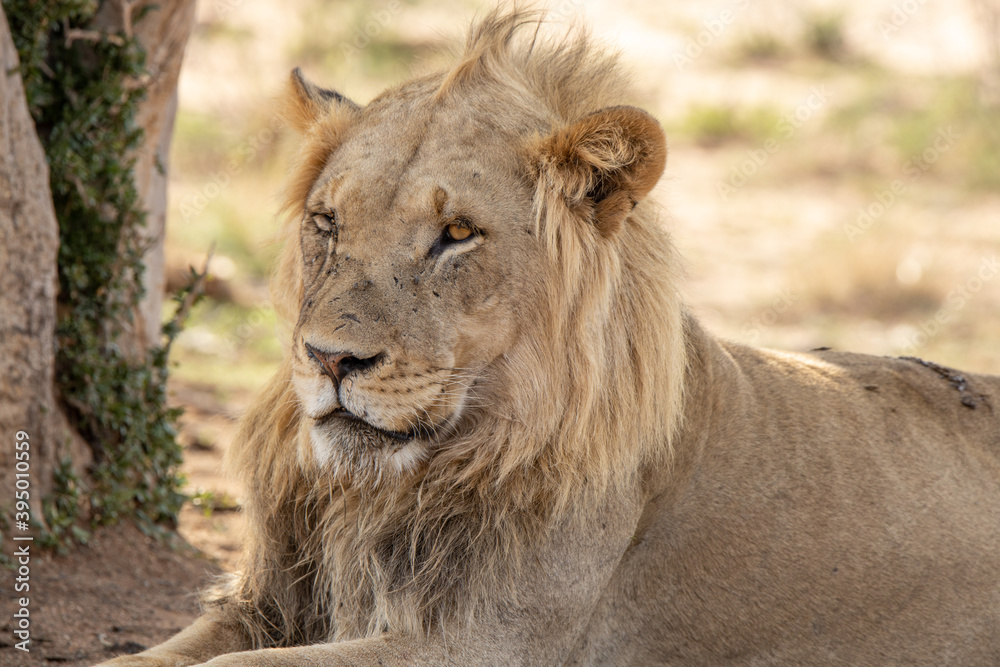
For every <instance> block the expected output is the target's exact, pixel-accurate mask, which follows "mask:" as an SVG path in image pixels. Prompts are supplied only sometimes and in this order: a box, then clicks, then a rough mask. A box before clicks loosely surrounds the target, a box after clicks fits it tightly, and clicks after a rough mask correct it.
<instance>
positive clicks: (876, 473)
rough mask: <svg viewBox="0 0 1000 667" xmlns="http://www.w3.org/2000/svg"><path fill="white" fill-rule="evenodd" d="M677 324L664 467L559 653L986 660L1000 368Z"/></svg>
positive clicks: (997, 509) (996, 559)
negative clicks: (797, 344) (687, 365)
mask: <svg viewBox="0 0 1000 667" xmlns="http://www.w3.org/2000/svg"><path fill="white" fill-rule="evenodd" d="M694 338H695V341H694V345H693V346H692V347H691V349H692V350H693V351H696V352H695V354H694V355H693V356H694V357H695V358H694V359H692V364H691V371H690V374H689V378H690V379H689V382H688V384H687V387H688V389H689V400H688V405H687V406H686V409H685V428H684V429H683V431H682V433H681V435H680V437H679V438H678V440H677V445H676V458H675V462H674V466H673V467H672V468H671V469H670V470H669V471H666V472H664V473H663V474H662V477H661V479H660V481H659V483H658V485H657V486H658V487H659V490H660V494H661V495H659V497H656V498H654V499H653V500H651V501H649V503H648V505H647V508H646V510H645V513H644V516H643V519H642V520H641V521H640V528H639V530H638V533H637V535H636V540H635V542H634V544H633V545H632V546H631V547H630V548H629V550H628V551H626V553H625V555H624V557H623V558H622V561H621V563H620V564H619V566H618V568H617V570H616V572H615V576H614V577H613V578H612V579H611V581H610V582H609V584H608V587H607V589H606V593H605V597H604V598H603V599H602V601H601V603H600V604H599V605H598V606H597V607H596V609H595V611H594V613H593V616H591V619H590V624H589V626H588V629H587V631H586V632H584V633H583V635H582V640H581V642H580V645H579V646H578V647H577V649H576V651H575V652H574V655H573V660H571V661H569V663H568V664H635V665H654V664H678V665H683V664H706V665H714V664H723V663H724V664H733V665H741V664H754V665H760V664H782V665H811V664H844V665H883V664H905V665H944V664H968V665H987V664H998V663H1000V528H998V527H1000V411H998V407H1000V377H996V376H981V375H979V376H976V375H969V374H965V375H963V376H960V378H961V379H958V378H956V376H958V374H957V373H954V374H953V375H952V378H953V379H954V381H952V380H949V379H948V378H946V377H944V376H943V375H942V374H941V373H939V372H938V371H936V370H934V369H932V368H929V367H926V366H924V365H921V364H919V363H918V362H916V361H912V360H900V359H887V358H878V357H870V356H865V355H858V354H849V353H840V352H817V353H812V354H801V355H793V354H787V353H779V352H771V351H766V350H755V349H751V348H746V347H742V346H737V345H729V344H720V343H719V342H717V341H714V340H712V339H711V338H710V337H709V336H707V335H706V334H703V333H701V332H697V333H696V334H695V335H694ZM959 387H961V388H959ZM963 400H965V403H963Z"/></svg>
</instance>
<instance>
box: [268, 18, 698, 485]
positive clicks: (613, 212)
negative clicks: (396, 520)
mask: <svg viewBox="0 0 1000 667" xmlns="http://www.w3.org/2000/svg"><path fill="white" fill-rule="evenodd" d="M534 21H535V18H534V17H531V16H528V15H524V14H514V15H506V16H499V15H497V16H494V17H492V18H491V19H488V20H487V21H485V22H483V23H481V24H480V25H479V26H477V28H475V29H474V30H473V32H472V34H471V35H470V37H469V41H468V44H467V48H466V53H465V55H464V56H463V57H462V59H461V61H460V63H459V64H458V65H457V66H456V67H455V68H454V69H452V70H451V71H449V72H446V73H443V74H437V75H431V76H426V77H421V78H417V79H415V80H413V81H410V82H407V83H404V84H402V85H400V86H398V87H396V88H393V89H390V90H388V91H386V92H384V93H383V94H381V95H380V96H378V97H377V98H376V99H374V100H372V101H371V102H370V103H368V104H367V105H365V106H360V105H358V104H355V103H354V102H352V101H350V100H348V99H347V98H345V97H344V96H342V95H341V94H339V93H336V92H332V91H328V90H324V89H321V88H319V87H317V86H315V85H313V84H311V83H309V82H307V81H306V80H305V79H304V78H303V77H302V76H301V74H300V73H299V72H298V71H296V72H294V73H293V76H292V80H291V84H290V86H289V91H288V95H287V99H286V100H285V105H284V116H285V118H286V119H287V120H288V122H289V124H290V125H292V126H293V127H294V128H295V129H296V130H298V131H299V132H300V133H302V134H303V135H304V142H303V148H302V153H301V159H300V162H299V164H298V166H297V168H296V170H295V172H294V173H293V175H292V179H291V185H290V187H289V189H288V192H287V207H286V208H287V210H288V212H289V215H290V218H291V219H292V224H291V225H289V229H288V232H289V233H288V235H287V236H288V239H287V240H288V245H287V248H286V255H285V257H284V260H283V263H282V267H283V268H282V275H280V276H279V281H281V282H282V283H283V284H284V286H285V289H284V291H283V292H281V293H283V294H285V295H286V297H287V302H286V303H285V304H283V305H284V307H285V308H284V310H285V311H286V314H287V315H288V317H289V318H290V319H291V320H293V321H295V326H294V336H293V341H292V345H291V378H292V380H291V381H292V386H293V387H294V390H295V395H296V397H297V399H298V402H299V404H300V406H301V411H302V414H303V415H304V417H305V421H304V424H303V426H302V430H303V436H302V437H303V442H304V443H305V442H308V446H307V449H309V450H311V451H310V452H309V453H308V454H306V456H307V457H308V456H309V455H311V456H312V458H313V459H314V460H315V462H316V463H317V464H319V465H321V466H322V465H329V466H332V468H334V469H336V470H338V471H340V472H342V473H345V474H349V475H352V476H357V475H359V474H366V475H367V474H371V473H374V474H375V475H376V476H377V477H381V476H384V475H385V474H386V473H393V474H399V473H408V472H412V471H414V470H417V469H419V468H420V467H421V465H423V464H424V463H426V462H428V461H429V460H430V459H432V458H433V457H434V455H435V453H436V452H438V451H440V450H445V449H448V447H449V445H448V443H449V442H451V443H458V446H459V447H460V448H461V447H462V446H463V442H464V441H467V440H468V439H470V438H471V439H472V440H473V441H476V444H477V446H479V445H481V442H479V441H480V440H481V439H482V437H483V435H484V434H487V435H488V436H489V439H490V440H492V441H493V442H497V440H498V439H499V440H503V439H506V440H508V443H507V444H506V445H500V444H496V445H494V447H498V446H499V447H506V448H508V450H507V452H506V453H507V454H511V453H513V454H514V455H515V458H518V459H519V460H518V463H519V464H520V463H524V462H525V461H527V460H530V459H532V458H534V457H535V456H537V454H538V452H539V450H540V449H541V447H542V446H543V445H544V444H546V443H547V442H549V441H552V440H554V439H558V436H559V432H560V431H562V432H565V433H571V432H573V431H574V429H578V428H579V427H581V426H583V427H584V428H583V429H581V431H589V429H590V427H591V424H590V422H591V421H592V420H593V419H594V418H595V417H596V418H598V419H601V420H602V421H603V422H608V421H609V420H610V422H614V421H615V420H614V418H613V415H608V414H603V415H598V414H595V411H597V412H599V411H600V409H601V408H600V407H599V406H601V405H607V403H609V402H615V401H628V402H629V403H630V410H631V409H632V408H636V407H640V408H641V407H643V406H641V405H640V403H641V402H642V401H644V400H648V399H649V397H648V396H644V395H643V393H644V392H645V390H646V389H647V388H646V387H641V386H636V385H635V383H641V382H643V381H644V380H643V377H642V376H643V375H645V374H647V373H648V374H649V375H650V378H652V376H653V375H654V373H653V372H652V370H653V369H651V368H648V367H646V366H648V364H649V362H650V359H648V358H639V357H638V356H637V354H636V347H637V344H638V342H639V341H637V340H634V339H633V336H635V335H641V333H642V332H641V331H639V330H641V329H642V328H643V327H644V326H646V325H647V321H648V320H651V319H656V318H658V317H662V318H663V319H662V322H664V323H667V324H676V323H673V322H670V319H671V318H674V319H676V317H677V313H676V312H663V313H650V312H640V311H637V310H630V308H629V306H630V305H631V304H630V303H628V302H629V301H630V300H632V299H633V297H634V296H635V295H633V294H630V293H629V290H631V289H634V288H635V287H636V286H635V285H632V284H630V282H631V281H633V280H637V279H639V280H643V279H647V280H651V281H652V282H654V283H655V282H666V281H668V280H669V279H670V278H672V276H671V275H669V271H667V272H665V273H666V275H655V276H646V277H644V276H641V271H643V270H646V269H647V267H646V266H645V265H644V263H645V262H647V261H648V258H649V256H655V255H657V254H658V253H662V254H666V250H667V249H666V247H665V241H664V239H663V234H662V233H661V232H660V231H659V230H658V229H656V228H655V227H656V226H655V222H654V220H653V216H652V215H650V213H649V211H647V210H646V205H645V204H642V202H643V199H644V197H645V196H646V195H647V193H648V192H649V191H650V190H651V189H652V187H653V186H654V185H655V184H656V182H657V180H658V179H659V177H660V175H661V173H662V170H663V167H664V163H665V159H666V142H665V138H664V135H663V132H662V130H661V129H660V127H659V125H658V124H657V123H656V121H655V120H654V119H653V118H652V117H651V116H649V115H648V114H647V113H646V112H644V111H641V110H639V109H636V108H634V107H627V106H612V105H611V104H610V103H616V102H618V101H619V99H620V97H619V96H620V94H621V90H620V82H621V77H620V74H619V73H618V71H617V67H615V63H614V61H613V59H611V58H610V57H608V56H606V55H604V54H602V53H600V52H599V51H597V50H594V49H592V48H589V47H588V46H587V45H586V44H585V42H583V41H581V40H579V39H578V38H577V39H574V40H569V41H566V42H565V43H559V42H547V43H546V44H541V43H536V44H534V45H533V46H532V45H530V44H529V43H528V42H524V43H522V42H521V40H519V39H517V37H518V35H517V33H518V31H519V28H520V27H521V26H523V25H525V24H529V23H534ZM636 269H638V270H639V271H638V272H637V271H636ZM657 270H659V271H660V272H661V274H663V273H664V272H663V270H662V267H657ZM637 273H638V275H637ZM665 288H666V289H668V290H669V289H671V286H670V285H665ZM649 289H650V285H643V286H642V289H641V290H637V291H642V292H645V291H648V290H649ZM649 305H653V304H649ZM638 317H641V318H642V319H643V320H644V321H643V322H637V321H636V320H635V318H638ZM664 328H666V329H667V330H666V331H664V330H663V329H664ZM659 329H660V331H659V333H662V334H667V335H669V334H671V333H672V334H674V335H677V334H678V331H677V329H673V330H672V331H671V327H669V326H668V327H659ZM672 342H673V343H674V344H675V345H676V344H678V343H679V336H678V337H677V340H674V341H672ZM670 343H671V341H669V340H664V341H662V342H661V344H662V345H664V346H667V345H669V344H670ZM665 357H668V358H667V359H666V361H667V363H675V362H676V361H677V359H676V355H669V354H667V355H665ZM670 357H674V358H670ZM644 365H646V366H644ZM675 370H676V365H675ZM675 375H676V373H675ZM630 383H631V386H629V384H630ZM623 385H624V386H623ZM671 393H672V394H674V395H676V394H677V393H678V392H676V391H672V390H671V392H668V393H667V394H666V395H662V396H659V397H657V398H656V400H657V401H658V402H659V404H660V408H662V407H663V406H666V407H667V408H669V407H670V406H671V404H672V403H673V401H674V396H672V395H670V394H671ZM649 408H650V409H651V410H652V411H654V412H660V411H662V410H660V409H657V407H656V406H653V405H650V406H649ZM668 412H669V410H668ZM661 417H662V415H661ZM660 426H662V424H660ZM524 430H527V431H529V432H530V434H529V435H527V436H526V435H524V434H523V433H522V434H521V435H520V437H516V438H515V437H513V435H514V431H524ZM581 434H582V433H581ZM590 434H591V435H592V432H591V433H590ZM505 435H507V437H506V438H504V436H505ZM616 439H617V438H616ZM511 441H512V442H511ZM529 443H530V444H529ZM512 445H513V446H516V448H518V449H517V451H514V452H511V450H510V448H511V446H512ZM465 449H468V444H467V443H466V446H465ZM497 453H499V452H497Z"/></svg>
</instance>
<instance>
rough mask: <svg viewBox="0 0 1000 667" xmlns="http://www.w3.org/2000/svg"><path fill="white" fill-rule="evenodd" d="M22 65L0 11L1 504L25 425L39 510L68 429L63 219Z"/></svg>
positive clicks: (8, 496)
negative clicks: (58, 374)
mask: <svg viewBox="0 0 1000 667" xmlns="http://www.w3.org/2000/svg"><path fill="white" fill-rule="evenodd" d="M18 67H19V62H18V57H17V50H16V49H15V48H14V42H13V41H12V40H11V36H10V28H9V27H8V25H7V17H6V16H5V15H3V13H2V12H0V68H2V70H0V267H2V268H0V374H2V376H0V424H2V425H3V432H2V434H0V437H2V438H3V444H2V445H0V507H3V508H6V507H9V506H10V505H11V504H12V503H13V501H14V483H15V477H14V474H15V471H14V466H15V460H14V452H15V447H14V442H15V436H16V435H17V433H18V431H24V433H25V434H26V436H27V440H28V442H29V443H30V449H29V453H30V459H29V461H28V463H29V465H30V475H31V476H30V478H29V479H30V482H31V488H30V489H28V491H29V493H30V497H31V506H32V510H33V513H34V515H35V517H39V518H40V517H41V516H42V515H41V511H40V510H41V498H42V495H44V494H46V493H48V492H49V491H50V490H51V487H52V473H53V470H54V468H55V463H56V461H57V458H58V449H59V447H58V446H57V443H58V441H59V440H60V439H61V437H63V438H64V437H66V436H67V430H66V429H65V422H64V420H63V419H61V417H62V415H61V413H60V412H59V409H58V407H57V405H56V402H55V397H54V394H53V387H52V381H53V374H54V367H55V325H56V286H57V284H58V283H57V278H56V255H57V252H58V249H59V225H58V223H57V222H56V213H55V210H54V209H53V208H52V193H51V191H50V190H49V167H48V163H47V162H46V161H45V152H44V151H43V150H42V145H41V143H39V141H38V135H36V134H35V125H34V122H33V121H32V120H31V115H30V114H29V112H28V105H27V102H26V101H25V99H24V86H23V85H22V83H21V76H20V74H19V73H18ZM81 455H82V452H81ZM4 514H5V517H4V518H9V514H8V513H7V512H5V513H4Z"/></svg>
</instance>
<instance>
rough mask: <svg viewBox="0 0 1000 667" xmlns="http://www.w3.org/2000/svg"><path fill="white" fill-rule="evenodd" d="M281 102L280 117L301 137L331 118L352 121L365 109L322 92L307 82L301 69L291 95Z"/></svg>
mask: <svg viewBox="0 0 1000 667" xmlns="http://www.w3.org/2000/svg"><path fill="white" fill-rule="evenodd" d="M280 101H281V104H280V105H279V109H278V112H279V114H280V115H281V117H282V118H283V119H284V120H285V122H286V123H287V124H288V125H289V126H290V127H291V128H292V129H293V130H295V131H296V132H298V133H299V134H304V133H305V132H307V131H308V130H309V129H310V128H311V127H312V126H313V125H315V124H316V123H317V122H318V121H319V120H321V119H323V118H324V117H327V116H330V115H331V114H338V113H341V114H343V115H345V116H346V117H348V118H350V117H353V116H355V115H357V114H358V113H360V112H361V107H359V106H358V105H357V104H355V103H354V102H352V101H351V100H349V99H347V98H346V97H344V96H343V95H341V94H340V93H338V92H337V91H335V90H327V89H326V88H321V87H319V86H317V85H316V84H314V83H313V82H311V81H309V80H308V79H306V78H305V77H304V76H303V75H302V70H301V69H299V68H298V67H296V68H295V69H293V70H292V75H291V76H290V77H289V80H288V89H287V92H286V94H285V95H283V96H282V97H281V100H280Z"/></svg>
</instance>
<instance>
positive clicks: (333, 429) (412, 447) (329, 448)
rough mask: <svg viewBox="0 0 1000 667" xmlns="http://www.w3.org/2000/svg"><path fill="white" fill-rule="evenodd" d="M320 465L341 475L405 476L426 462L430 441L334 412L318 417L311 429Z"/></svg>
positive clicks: (312, 442)
mask: <svg viewBox="0 0 1000 667" xmlns="http://www.w3.org/2000/svg"><path fill="white" fill-rule="evenodd" d="M310 440H311V444H312V450H313V455H314V457H315V459H316V462H317V464H318V465H319V466H320V467H321V468H323V469H326V470H330V471H332V472H334V473H335V474H336V475H337V476H342V475H348V476H350V477H352V478H357V477H365V478H369V477H372V476H374V479H376V480H381V479H383V478H384V477H385V476H386V474H388V475H389V476H390V477H396V476H400V475H405V474H408V473H411V472H413V471H414V470H416V469H417V468H418V467H419V466H420V464H421V463H422V462H423V460H424V458H425V456H426V452H427V443H426V442H425V441H423V440H422V439H420V438H417V437H416V436H415V435H414V434H406V433H397V432H394V431H386V430H383V429H380V428H377V427H375V426H372V425H371V424H368V423H367V422H364V421H362V420H360V419H357V418H355V417H353V416H350V415H349V413H348V415H346V416H345V415H339V414H336V413H335V414H331V415H328V416H327V417H324V418H322V419H318V420H315V421H314V422H313V425H312V429H311V431H310Z"/></svg>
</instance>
